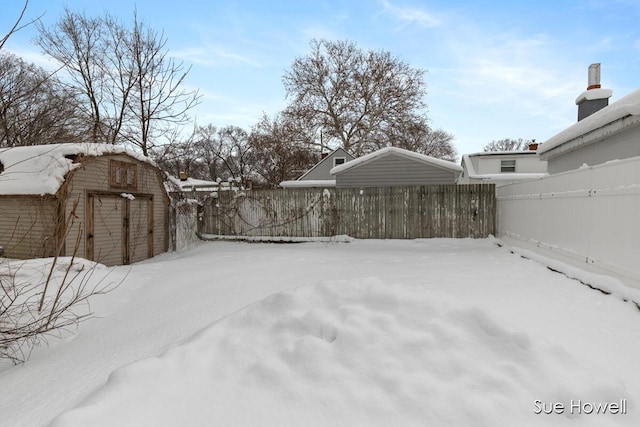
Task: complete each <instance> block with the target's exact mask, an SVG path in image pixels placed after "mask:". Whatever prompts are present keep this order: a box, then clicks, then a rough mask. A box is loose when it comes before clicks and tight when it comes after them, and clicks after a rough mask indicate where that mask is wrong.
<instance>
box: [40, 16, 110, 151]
mask: <svg viewBox="0 0 640 427" xmlns="http://www.w3.org/2000/svg"><path fill="white" fill-rule="evenodd" d="M37 25H38V31H39V36H38V38H37V39H36V43H37V44H38V45H39V46H40V47H41V48H42V50H43V51H44V53H45V54H47V55H49V56H51V57H52V58H53V59H55V60H56V61H57V62H58V63H59V64H60V66H61V67H63V69H64V70H66V72H67V75H68V77H69V78H70V79H71V81H70V86H71V87H72V88H73V90H74V91H75V93H76V94H77V96H78V97H79V98H81V99H82V102H81V104H80V105H81V109H80V113H81V116H82V119H83V120H84V122H85V123H86V125H87V128H88V130H89V132H90V135H91V140H92V141H93V142H111V143H113V142H115V139H116V135H115V133H114V132H112V131H111V129H110V128H109V127H108V126H107V123H108V122H109V120H108V118H109V110H110V109H111V106H112V104H111V102H109V101H113V100H109V99H108V98H107V96H106V94H107V93H109V91H108V89H107V88H108V87H109V81H108V79H107V73H106V71H105V69H106V68H107V65H106V63H105V58H106V56H107V51H106V46H105V43H104V40H105V31H106V29H105V25H104V21H103V20H102V19H100V18H88V17H86V16H84V15H81V14H78V13H74V12H71V11H70V10H69V9H68V8H66V7H65V12H64V15H63V17H62V18H61V19H60V20H59V21H58V22H57V23H56V24H55V25H54V26H53V27H51V28H46V27H45V26H44V25H43V24H42V23H41V22H39V23H38V24H37ZM111 121H113V117H112V120H111Z"/></svg>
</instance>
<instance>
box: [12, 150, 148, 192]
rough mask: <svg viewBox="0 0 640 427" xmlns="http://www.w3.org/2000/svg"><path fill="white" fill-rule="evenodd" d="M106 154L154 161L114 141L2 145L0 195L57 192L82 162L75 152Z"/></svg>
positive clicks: (95, 155) (79, 153) (86, 154)
mask: <svg viewBox="0 0 640 427" xmlns="http://www.w3.org/2000/svg"><path fill="white" fill-rule="evenodd" d="M104 154H127V155H129V156H131V157H134V158H136V159H138V160H140V161H143V162H147V163H150V164H154V163H153V162H152V161H151V160H149V159H148V158H146V157H144V156H142V155H140V154H138V153H136V152H134V151H131V150H128V149H126V148H125V147H121V146H117V145H111V144H92V143H81V144H51V145H34V146H29V147H13V148H0V163H1V164H2V167H3V169H4V170H2V168H0V170H2V172H0V195H41V196H42V195H45V194H56V192H57V191H58V189H59V188H60V185H62V183H63V182H64V179H65V176H66V175H67V173H69V172H70V171H72V170H73V169H75V168H77V167H79V166H80V164H79V163H74V162H73V158H72V157H73V156H76V155H84V156H92V157H97V156H101V155H104Z"/></svg>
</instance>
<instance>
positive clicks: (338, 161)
mask: <svg viewBox="0 0 640 427" xmlns="http://www.w3.org/2000/svg"><path fill="white" fill-rule="evenodd" d="M346 161H347V158H346V157H334V158H333V167H334V168H335V167H336V166H338V165H342V164H344V163H345V162H346Z"/></svg>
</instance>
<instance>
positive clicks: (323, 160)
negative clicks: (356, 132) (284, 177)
mask: <svg viewBox="0 0 640 427" xmlns="http://www.w3.org/2000/svg"><path fill="white" fill-rule="evenodd" d="M338 151H342V152H343V153H344V154H345V155H347V156H348V157H349V160H347V162H349V161H351V160H353V159H354V157H353V156H352V155H351V154H350V153H348V152H347V151H346V150H345V149H344V148H342V147H338V148H336V149H335V150H333V151H332V152H330V153H329V154H327V155H326V156H325V157H324V158H322V159H320V161H319V162H318V163H316V164H315V165H313V167H312V168H311V169H309V170H308V171H306V172H305V173H303V174H302V175H301V176H300V178H298V181H301V180H303V179H304V177H305V176H307V175H309V174H310V173H311V171H313V170H314V169H316V168H318V167H319V166H320V165H321V164H323V163H324V162H328V161H329V159H331V158H332V156H333V155H334V154H336V153H337V152H338ZM308 181H311V180H308ZM285 182H287V181H285Z"/></svg>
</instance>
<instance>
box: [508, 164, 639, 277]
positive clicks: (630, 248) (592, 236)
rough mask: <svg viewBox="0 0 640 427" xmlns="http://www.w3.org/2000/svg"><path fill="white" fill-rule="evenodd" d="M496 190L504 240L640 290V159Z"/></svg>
mask: <svg viewBox="0 0 640 427" xmlns="http://www.w3.org/2000/svg"><path fill="white" fill-rule="evenodd" d="M496 192H497V203H498V232H499V236H500V237H502V238H505V239H508V241H510V242H513V243H514V244H516V245H523V246H525V247H528V248H532V249H535V250H540V251H543V252H546V253H549V254H550V255H551V256H557V257H560V258H561V259H563V260H566V261H570V262H573V263H577V264H580V265H581V266H582V267H584V268H587V269H593V270H595V271H598V272H605V273H610V274H614V275H617V276H619V277H620V278H621V279H623V280H629V281H631V282H632V283H633V284H635V285H636V286H640V264H639V263H638V260H640V227H638V213H639V212H640V157H636V158H633V159H627V160H623V161H617V162H610V163H606V164H603V165H599V166H595V167H588V168H583V169H579V170H575V171H570V172H565V173H561V174H556V175H552V176H549V177H546V178H542V179H538V180H534V181H527V182H523V183H517V184H510V185H506V186H503V187H499V188H498V189H497V190H496Z"/></svg>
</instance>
